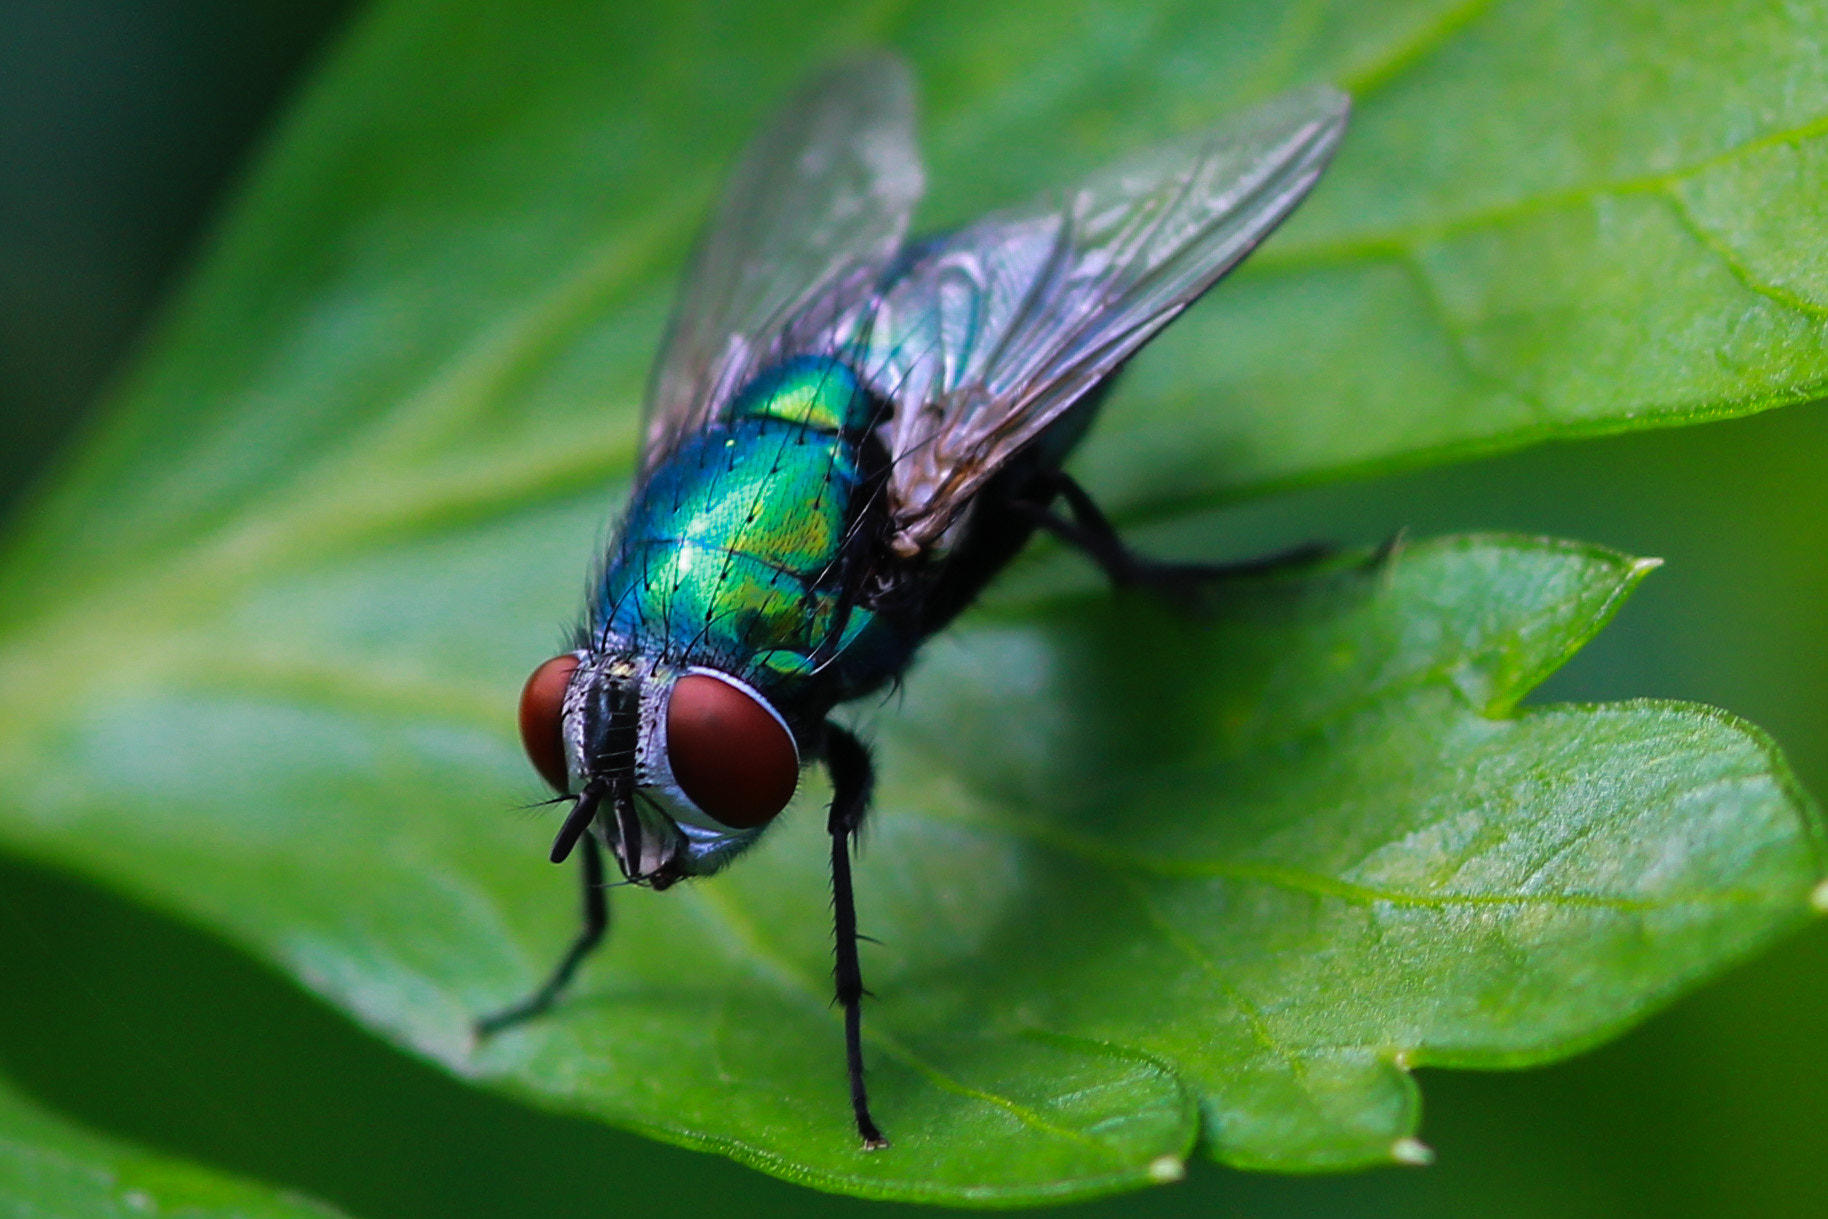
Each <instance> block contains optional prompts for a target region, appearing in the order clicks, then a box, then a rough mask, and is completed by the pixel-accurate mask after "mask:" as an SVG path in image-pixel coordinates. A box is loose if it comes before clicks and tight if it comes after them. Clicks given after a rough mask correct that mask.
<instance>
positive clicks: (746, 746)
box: [666, 673, 800, 830]
mask: <svg viewBox="0 0 1828 1219" xmlns="http://www.w3.org/2000/svg"><path fill="white" fill-rule="evenodd" d="M666 758H667V763H668V765H670V766H671V767H672V768H673V778H674V779H675V780H677V781H678V783H679V786H680V787H681V788H682V789H684V791H685V794H686V795H688V796H690V797H691V798H692V803H694V804H696V805H697V806H698V807H699V808H701V809H703V810H704V811H705V812H707V813H709V814H710V815H711V816H713V817H715V818H717V819H718V820H719V821H721V822H723V823H724V824H725V825H727V826H730V827H731V828H732V829H739V830H747V829H753V828H755V827H756V826H758V825H766V824H767V823H768V822H769V821H772V820H773V819H774V816H775V814H777V813H779V812H780V811H781V810H782V809H784V808H786V807H787V802H788V801H789V800H791V799H793V789H794V788H795V787H797V786H798V785H799V782H800V751H799V750H798V749H796V748H795V747H794V743H793V736H792V735H791V734H790V733H789V732H788V731H787V728H786V725H784V724H782V723H781V721H780V718H779V717H778V716H776V715H775V714H774V712H773V711H771V710H769V708H768V707H767V705H766V704H764V703H762V702H761V701H760V700H758V699H757V698H756V697H755V695H753V694H751V693H749V692H748V691H747V690H745V689H743V688H742V687H740V686H737V685H733V684H731V683H730V682H727V681H723V680H721V679H720V678H716V677H712V676H710V675H709V674H706V673H688V674H686V675H685V676H684V677H682V678H680V679H679V680H678V681H677V682H675V683H674V684H673V697H672V701H670V702H669V703H668V704H667V709H666Z"/></svg>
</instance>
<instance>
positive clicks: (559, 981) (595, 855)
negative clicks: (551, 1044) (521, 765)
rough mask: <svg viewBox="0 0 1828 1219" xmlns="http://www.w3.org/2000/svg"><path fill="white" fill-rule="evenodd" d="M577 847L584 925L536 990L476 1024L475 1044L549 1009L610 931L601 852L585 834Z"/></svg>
mask: <svg viewBox="0 0 1828 1219" xmlns="http://www.w3.org/2000/svg"><path fill="white" fill-rule="evenodd" d="M577 845H578V846H579V847H581V848H582V849H581V850H580V851H579V852H578V854H579V856H580V859H579V861H578V862H579V864H580V867H579V869H578V871H579V875H580V876H581V877H582V878H583V886H584V925H583V926H582V927H580V928H579V929H578V935H577V938H576V939H574V940H573V941H572V942H571V947H570V948H568V949H566V950H565V955H564V956H563V957H561V958H560V959H559V963H558V968H556V969H554V970H553V971H552V973H551V975H550V976H548V977H547V979H546V981H545V982H544V983H543V984H542V985H541V986H540V987H539V989H538V990H536V991H534V992H533V993H532V994H530V995H528V996H527V997H526V998H525V999H522V1000H521V1001H520V1002H519V1003H516V1004H514V1005H513V1006H511V1007H505V1008H503V1009H502V1010H501V1011H499V1012H495V1013H493V1014H492V1015H488V1016H484V1017H482V1018H481V1019H480V1020H478V1021H477V1022H476V1024H475V1026H474V1028H475V1033H476V1039H477V1040H478V1041H481V1040H485V1039H487V1038H489V1037H492V1036H493V1035H495V1034H496V1033H499V1032H501V1031H502V1030H503V1029H506V1028H511V1027H513V1026H514V1025H517V1024H520V1023H523V1022H524V1021H527V1020H531V1019H533V1018H534V1017H535V1016H538V1015H540V1014H541V1013H543V1012H545V1011H547V1010H548V1009H550V1008H551V1007H552V1005H553V1004H554V1003H555V1002H557V1001H558V997H559V995H560V994H561V993H562V992H563V991H564V989H565V987H566V986H568V985H569V984H570V983H571V976H572V975H573V974H575V973H577V971H578V966H579V965H581V964H582V963H583V961H584V958H585V957H587V956H589V955H590V953H591V950H592V949H593V948H595V947H596V946H597V945H598V944H599V943H601V942H602V940H603V933H604V932H606V931H608V930H609V893H608V890H607V889H605V888H604V887H603V848H602V847H600V846H598V845H597V840H596V839H595V838H593V837H592V836H591V835H590V834H588V833H585V834H583V835H582V836H581V837H579V838H578V839H577Z"/></svg>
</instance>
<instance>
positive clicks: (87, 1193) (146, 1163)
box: [0, 1082, 337, 1219]
mask: <svg viewBox="0 0 1828 1219" xmlns="http://www.w3.org/2000/svg"><path fill="white" fill-rule="evenodd" d="M0 1213H4V1214H6V1215H9V1216H10V1215H18V1216H28V1215H55V1216H57V1219H140V1216H144V1215H169V1216H174V1217H178V1219H332V1216H334V1215H335V1214H336V1213H337V1212H335V1211H332V1210H331V1209H330V1208H328V1207H325V1206H322V1205H319V1204H316V1203H311V1202H307V1201H305V1200H304V1199H302V1198H297V1197H292V1196H290V1195H286V1194H283V1193H280V1192H279V1191H276V1190H272V1189H269V1188H266V1187H263V1186H257V1185H252V1184H246V1183H243V1182H239V1181H235V1180H233V1179H231V1178H229V1177H225V1176H222V1175H220V1174H218V1173H216V1172H213V1171H211V1170H209V1169H205V1168H200V1167H197V1166H194V1165H190V1164H185V1163H182V1162H180V1161H176V1160H170V1159H166V1158H164V1157H160V1156H153V1155H148V1154H147V1153H145V1152H142V1151H135V1150H132V1149H129V1148H126V1147H122V1146H120V1145H118V1144H115V1143H113V1142H110V1141H109V1140H106V1139H101V1138H97V1137H96V1136H94V1135H91V1134H88V1133H86V1132H84V1131H81V1130H77V1129H75V1128H74V1127H72V1126H70V1125H68V1124H66V1123H65V1122H63V1121H61V1120H59V1119H57V1118H55V1117H53V1116H51V1115H50V1114H48V1113H46V1112H44V1111H43V1110H41V1109H39V1108H38V1107H37V1106H36V1105H34V1104H33V1103H32V1102H30V1101H28V1100H26V1099H25V1098H24V1097H22V1096H20V1095H19V1094H18V1093H16V1092H14V1091H13V1090H12V1089H11V1088H10V1087H9V1086H7V1085H6V1084H5V1083H4V1082H0Z"/></svg>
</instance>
